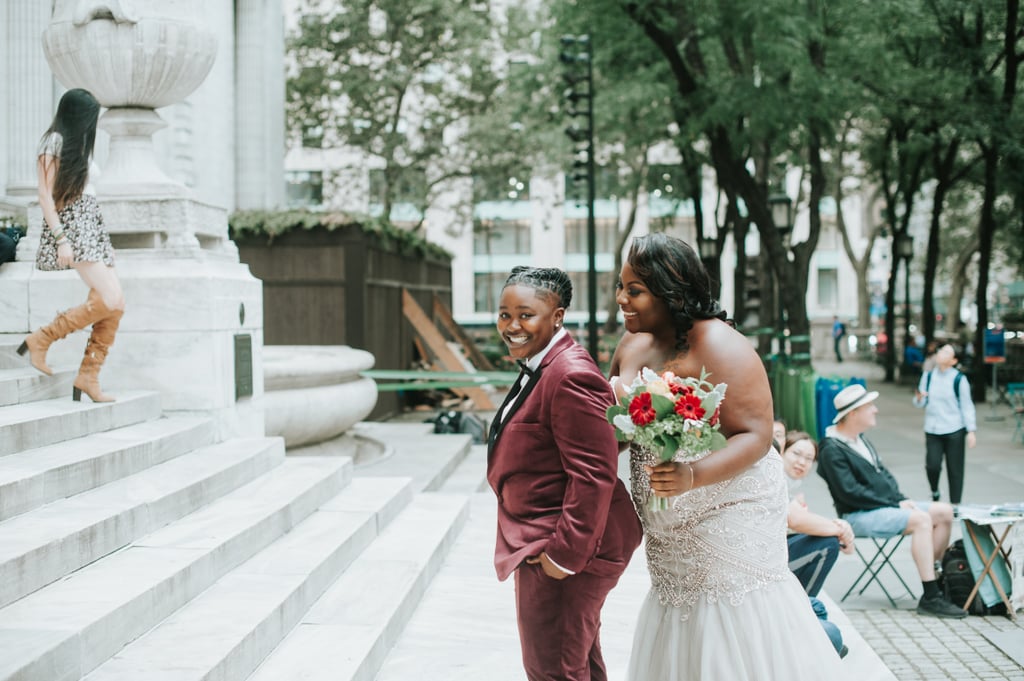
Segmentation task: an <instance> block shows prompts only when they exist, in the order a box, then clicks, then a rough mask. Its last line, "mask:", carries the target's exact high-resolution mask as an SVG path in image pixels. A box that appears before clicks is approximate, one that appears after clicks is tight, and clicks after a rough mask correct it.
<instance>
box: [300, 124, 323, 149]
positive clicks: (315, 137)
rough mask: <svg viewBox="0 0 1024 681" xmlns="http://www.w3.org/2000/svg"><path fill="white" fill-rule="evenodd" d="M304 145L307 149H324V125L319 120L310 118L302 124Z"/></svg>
mask: <svg viewBox="0 0 1024 681" xmlns="http://www.w3.org/2000/svg"><path fill="white" fill-rule="evenodd" d="M302 146H303V147H306V148H307V149H322V148H323V146H324V126H322V125H320V122H319V121H316V120H309V121H306V122H305V123H303V125H302Z"/></svg>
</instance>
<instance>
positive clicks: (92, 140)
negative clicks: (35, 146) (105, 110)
mask: <svg viewBox="0 0 1024 681" xmlns="http://www.w3.org/2000/svg"><path fill="white" fill-rule="evenodd" d="M99 117H100V103H99V102H97V101H96V98H95V97H93V96H92V93H91V92H89V91H88V90H83V89H82V88H75V89H73V90H68V91H67V92H65V93H64V96H63V97H61V98H60V104H58V105H57V113H56V114H55V115H54V117H53V123H51V124H50V127H49V128H48V129H47V131H46V132H45V133H44V134H43V137H44V138H45V137H46V135H49V134H50V133H51V132H57V133H60V136H61V138H62V140H63V141H62V144H61V149H60V165H59V166H58V167H57V177H56V178H54V182H53V201H54V203H55V204H56V205H57V207H58V208H63V207H64V206H67V205H68V204H69V203H71V202H73V201H75V200H76V199H78V197H79V196H81V195H82V192H83V191H84V190H85V184H86V182H87V181H88V179H89V159H90V158H91V157H92V149H93V146H94V145H95V144H96V122H97V121H98V120H99Z"/></svg>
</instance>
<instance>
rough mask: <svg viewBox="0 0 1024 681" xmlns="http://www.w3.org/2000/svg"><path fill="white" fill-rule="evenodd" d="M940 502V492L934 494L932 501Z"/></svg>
mask: <svg viewBox="0 0 1024 681" xmlns="http://www.w3.org/2000/svg"><path fill="white" fill-rule="evenodd" d="M938 500H939V493H938V492H932V501H938Z"/></svg>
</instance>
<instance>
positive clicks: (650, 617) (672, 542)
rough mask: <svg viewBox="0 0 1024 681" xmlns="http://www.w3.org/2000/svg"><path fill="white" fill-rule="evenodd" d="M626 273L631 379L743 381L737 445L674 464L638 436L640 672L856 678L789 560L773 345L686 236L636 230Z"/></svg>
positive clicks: (733, 396) (651, 675)
mask: <svg viewBox="0 0 1024 681" xmlns="http://www.w3.org/2000/svg"><path fill="white" fill-rule="evenodd" d="M618 286H619V288H618V297H617V299H618V303H619V306H620V308H621V309H622V312H623V315H624V318H625V324H626V333H625V334H624V335H623V337H622V339H621V341H620V342H619V345H618V347H617V348H616V351H615V356H614V357H613V358H612V364H611V371H610V373H611V375H612V376H613V378H618V379H621V381H617V382H621V383H624V384H625V385H629V384H630V383H631V382H632V380H633V378H634V377H635V376H636V375H637V374H639V372H640V371H641V369H642V368H643V367H650V368H652V369H654V370H656V371H659V372H660V371H663V370H671V371H673V372H674V373H675V374H676V375H677V376H700V375H701V371H702V369H703V370H707V371H708V372H710V374H711V377H710V379H709V380H711V381H712V382H713V383H726V384H728V386H729V387H728V392H727V397H726V399H725V401H724V402H723V403H722V406H721V412H720V418H721V424H722V433H723V434H724V435H725V436H726V439H727V443H726V446H725V447H724V448H723V449H720V450H717V451H715V452H712V453H710V454H707V455H705V456H703V457H701V458H698V459H692V458H691V459H686V460H683V459H682V458H681V457H677V460H676V461H673V462H668V463H657V462H656V461H655V460H654V459H653V457H650V458H649V455H648V454H647V452H646V451H645V450H643V449H641V448H639V447H635V446H634V447H633V448H632V449H631V452H630V467H631V483H632V492H633V499H634V504H635V505H636V508H637V512H638V513H639V514H640V518H641V521H642V522H643V526H644V543H645V548H646V552H647V564H648V570H649V571H650V574H651V591H650V592H649V593H648V595H647V598H646V600H645V602H644V604H643V607H642V608H641V611H640V616H639V621H638V624H637V630H636V633H635V635H634V640H633V652H632V656H631V660H630V666H629V678H630V679H634V680H635V681H670V680H671V681H677V680H678V681H683V680H686V681H690V680H692V681H697V680H700V681H717V680H721V681H742V680H744V679H748V680H750V681H754V680H757V681H765V680H768V681H772V680H775V679H779V680H785V681H793V680H797V681H799V680H801V679H806V680H808V681H811V680H815V681H817V680H818V679H829V680H830V681H831V680H832V679H842V678H845V674H844V671H845V670H844V669H843V666H842V662H841V660H840V659H839V656H838V654H837V653H836V652H835V649H834V648H833V647H832V644H831V643H830V642H829V639H828V637H827V636H826V635H825V632H824V629H822V627H821V625H820V623H819V622H818V620H817V618H816V616H815V615H814V612H813V611H812V609H811V605H810V602H809V601H808V598H807V595H806V594H805V593H804V590H803V589H802V588H801V586H800V583H799V582H798V581H797V579H796V577H795V576H794V575H793V574H792V573H791V572H790V571H789V568H788V565H787V562H788V557H787V549H786V511H787V503H788V498H787V492H786V483H785V475H784V473H783V469H782V460H781V458H780V457H779V455H778V454H777V453H776V452H775V451H774V450H773V449H771V446H770V442H771V426H772V418H773V413H772V412H773V410H772V399H771V391H770V389H769V386H768V378H767V375H766V374H765V371H764V366H763V365H762V363H761V360H760V358H759V357H758V356H757V353H756V352H755V351H754V349H753V347H752V346H751V344H750V342H749V341H748V340H747V339H746V338H745V337H743V336H742V335H741V334H739V333H738V332H737V331H736V330H735V329H734V328H733V327H732V326H731V325H730V324H728V323H727V322H726V321H724V320H725V313H724V311H722V310H721V308H720V307H719V305H718V303H717V301H715V300H714V299H713V298H712V296H711V287H710V280H709V278H708V275H707V273H706V271H705V270H704V267H703V265H702V264H701V262H700V259H699V258H698V257H697V255H696V253H694V252H693V249H692V248H690V247H689V246H687V245H686V244H685V243H684V242H682V241H680V240H678V239H674V238H672V237H669V236H666V235H664V234H651V235H648V236H644V237H638V238H636V239H634V241H633V244H632V247H631V248H630V251H629V255H628V257H627V261H626V263H625V264H624V265H623V267H622V272H621V277H620V281H619V284H618ZM617 390H618V389H617ZM766 452H767V453H766ZM652 495H656V496H659V497H666V498H668V499H669V500H670V504H669V508H668V509H667V510H660V511H652V510H651V504H650V503H649V502H650V499H651V496H652Z"/></svg>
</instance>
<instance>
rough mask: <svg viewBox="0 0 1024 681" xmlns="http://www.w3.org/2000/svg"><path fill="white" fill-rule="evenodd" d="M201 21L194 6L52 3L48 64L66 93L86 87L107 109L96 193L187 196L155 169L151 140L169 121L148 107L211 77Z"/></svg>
mask: <svg viewBox="0 0 1024 681" xmlns="http://www.w3.org/2000/svg"><path fill="white" fill-rule="evenodd" d="M203 16H204V7H203V3H202V2H200V0H55V2H54V6H53V18H52V20H51V22H50V25H49V27H48V28H47V29H46V31H45V32H44V33H43V50H44V52H45V54H46V59H47V61H48V62H49V64H50V67H51V68H52V69H53V72H54V74H55V75H56V76H57V79H58V80H60V82H61V83H63V84H64V85H65V86H66V87H68V88H72V87H82V88H85V89H87V90H89V91H90V92H92V93H93V95H95V97H96V99H97V100H99V102H100V104H102V105H103V106H105V107H107V108H108V111H106V113H104V114H103V117H102V118H101V119H100V127H102V128H103V129H104V130H106V131H107V132H109V133H110V154H109V157H108V160H107V164H106V166H105V167H104V169H103V174H102V176H101V177H100V180H99V182H98V186H97V190H98V191H99V193H100V194H101V195H104V196H119V195H120V196H125V195H127V196H139V195H145V196H147V197H150V198H152V197H159V196H170V197H180V196H185V195H187V194H188V190H187V188H186V187H185V186H184V185H183V184H181V183H180V182H176V181H174V180H172V179H171V178H169V177H168V176H167V175H166V174H165V173H164V172H163V171H162V170H161V169H160V168H159V166H158V165H157V162H156V154H155V150H154V148H153V138H152V137H153V133H154V132H156V131H157V130H160V129H162V128H164V127H166V125H167V123H166V122H165V121H164V120H163V119H162V118H160V116H159V115H158V114H157V113H156V112H155V111H154V109H157V108H160V107H164V106H168V105H170V104H174V103H176V102H180V101H181V100H183V99H185V98H186V97H187V96H188V95H190V94H191V93H192V92H193V91H194V90H195V89H196V88H197V87H198V86H199V85H200V83H202V82H203V80H204V79H205V78H206V76H207V74H208V73H209V72H210V68H211V67H212V66H213V62H214V59H215V58H216V55H217V37H216V35H215V34H214V32H213V31H212V30H210V29H209V28H208V27H207V26H205V25H204V24H203V23H201V18H202V17H203Z"/></svg>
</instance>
